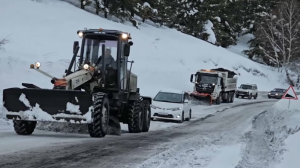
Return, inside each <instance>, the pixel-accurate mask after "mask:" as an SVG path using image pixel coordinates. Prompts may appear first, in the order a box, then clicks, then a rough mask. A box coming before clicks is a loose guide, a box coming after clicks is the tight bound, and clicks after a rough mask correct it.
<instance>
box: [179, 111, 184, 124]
mask: <svg viewBox="0 0 300 168" xmlns="http://www.w3.org/2000/svg"><path fill="white" fill-rule="evenodd" d="M183 121H184V113H183V112H182V114H181V120H179V123H183Z"/></svg>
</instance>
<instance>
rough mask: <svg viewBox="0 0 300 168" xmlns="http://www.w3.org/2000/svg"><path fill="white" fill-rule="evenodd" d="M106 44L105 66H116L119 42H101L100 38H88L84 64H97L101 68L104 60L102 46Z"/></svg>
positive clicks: (85, 45)
mask: <svg viewBox="0 0 300 168" xmlns="http://www.w3.org/2000/svg"><path fill="white" fill-rule="evenodd" d="M103 44H105V48H106V49H105V57H104V58H105V65H112V67H115V66H116V60H117V46H118V42H117V41H116V40H100V39H98V38H86V40H85V44H84V51H83V58H84V62H85V63H87V62H90V63H91V64H93V63H94V64H96V66H98V67H101V65H102V64H101V63H102V60H103V59H102V58H101V59H99V57H101V56H102V45H103Z"/></svg>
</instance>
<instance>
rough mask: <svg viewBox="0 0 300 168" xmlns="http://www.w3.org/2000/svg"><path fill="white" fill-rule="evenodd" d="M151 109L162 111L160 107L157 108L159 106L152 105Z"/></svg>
mask: <svg viewBox="0 0 300 168" xmlns="http://www.w3.org/2000/svg"><path fill="white" fill-rule="evenodd" d="M150 107H151V108H153V109H161V108H159V107H157V106H154V105H152V104H151V105H150Z"/></svg>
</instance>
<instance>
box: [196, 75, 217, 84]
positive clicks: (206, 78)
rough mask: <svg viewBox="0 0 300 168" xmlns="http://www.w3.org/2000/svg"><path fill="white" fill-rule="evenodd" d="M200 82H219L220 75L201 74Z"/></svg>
mask: <svg viewBox="0 0 300 168" xmlns="http://www.w3.org/2000/svg"><path fill="white" fill-rule="evenodd" d="M198 82H199V83H200V82H201V83H205V84H209V83H217V82H218V77H216V76H205V75H201V76H200V78H199V80H198Z"/></svg>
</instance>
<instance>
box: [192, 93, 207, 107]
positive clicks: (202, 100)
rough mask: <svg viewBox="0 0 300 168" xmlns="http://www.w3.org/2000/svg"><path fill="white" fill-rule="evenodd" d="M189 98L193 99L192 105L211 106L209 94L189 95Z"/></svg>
mask: <svg viewBox="0 0 300 168" xmlns="http://www.w3.org/2000/svg"><path fill="white" fill-rule="evenodd" d="M190 97H191V98H192V99H193V104H197V105H211V104H212V99H211V95H210V94H202V93H195V92H193V93H190Z"/></svg>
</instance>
